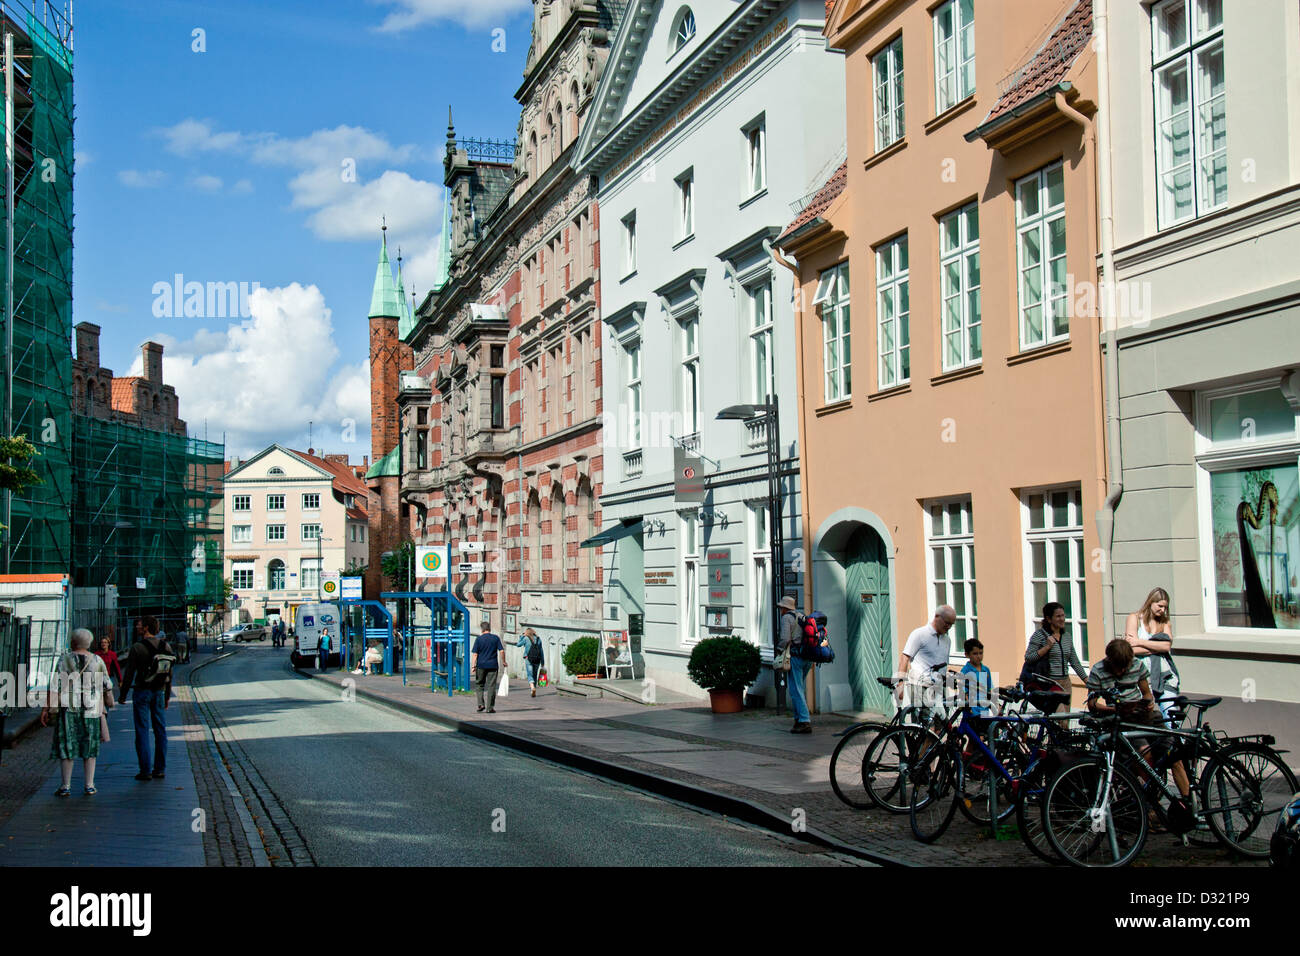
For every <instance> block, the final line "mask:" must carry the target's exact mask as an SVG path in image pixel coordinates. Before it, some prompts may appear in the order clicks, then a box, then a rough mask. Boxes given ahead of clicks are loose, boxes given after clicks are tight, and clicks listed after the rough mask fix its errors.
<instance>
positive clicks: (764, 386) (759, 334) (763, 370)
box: [744, 278, 776, 405]
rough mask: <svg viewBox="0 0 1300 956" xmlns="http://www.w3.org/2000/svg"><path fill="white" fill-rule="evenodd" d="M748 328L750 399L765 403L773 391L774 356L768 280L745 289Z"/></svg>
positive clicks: (761, 403)
mask: <svg viewBox="0 0 1300 956" xmlns="http://www.w3.org/2000/svg"><path fill="white" fill-rule="evenodd" d="M744 303H745V311H746V312H747V314H748V321H747V323H746V325H747V326H748V328H749V375H750V393H749V394H750V401H752V402H754V403H755V404H757V405H763V404H766V403H767V402H768V400H769V397H770V396H772V395H775V394H776V359H775V356H773V355H772V280H771V279H770V278H764V279H763V281H762V282H759V283H756V284H754V285H751V286H749V287H747V288H746V289H745V296H744Z"/></svg>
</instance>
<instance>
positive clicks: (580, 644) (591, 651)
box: [560, 637, 599, 677]
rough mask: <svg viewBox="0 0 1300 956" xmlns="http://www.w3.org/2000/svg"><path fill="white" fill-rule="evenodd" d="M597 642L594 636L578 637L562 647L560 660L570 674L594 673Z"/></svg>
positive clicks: (575, 675)
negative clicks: (562, 651)
mask: <svg viewBox="0 0 1300 956" xmlns="http://www.w3.org/2000/svg"><path fill="white" fill-rule="evenodd" d="M597 650H599V642H598V641H597V640H596V639H595V638H594V637H580V638H578V639H577V640H576V641H574V642H573V643H572V644H570V645H569V646H568V647H566V648H565V649H564V653H563V654H562V655H561V656H560V660H562V661H564V669H565V670H566V671H568V672H569V674H570V676H572V677H577V676H579V675H580V674H594V673H596V652H597Z"/></svg>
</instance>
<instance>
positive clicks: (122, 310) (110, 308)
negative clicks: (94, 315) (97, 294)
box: [95, 299, 131, 315]
mask: <svg viewBox="0 0 1300 956" xmlns="http://www.w3.org/2000/svg"><path fill="white" fill-rule="evenodd" d="M95 308H97V309H98V310H99V311H100V312H116V313H118V314H119V315H127V314H129V313H130V311H131V310H130V309H129V308H127V307H126V306H125V305H121V304H117V303H113V302H106V301H105V300H103V299H96V300H95Z"/></svg>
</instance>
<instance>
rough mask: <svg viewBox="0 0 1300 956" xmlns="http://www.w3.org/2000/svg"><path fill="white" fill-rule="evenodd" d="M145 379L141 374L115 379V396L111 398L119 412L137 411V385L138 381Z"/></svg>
mask: <svg viewBox="0 0 1300 956" xmlns="http://www.w3.org/2000/svg"><path fill="white" fill-rule="evenodd" d="M141 381H144V379H143V378H142V377H141V376H139V375H127V376H125V377H123V378H115V379H113V397H112V399H111V402H112V405H113V408H114V409H116V410H117V411H119V412H133V411H135V386H136V383H137V382H141Z"/></svg>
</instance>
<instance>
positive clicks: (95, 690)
mask: <svg viewBox="0 0 1300 956" xmlns="http://www.w3.org/2000/svg"><path fill="white" fill-rule="evenodd" d="M94 640H95V637H94V635H93V634H91V633H90V631H88V630H86V629H85V628H84V627H79V628H77V629H76V630H75V631H73V632H72V634H71V635H70V637H69V643H70V644H71V645H72V649H71V650H70V651H68V652H67V653H66V654H64V655H63V656H62V657H61V658H60V659H59V664H58V667H57V669H56V671H55V678H56V679H55V682H54V684H53V685H52V686H51V687H50V696H49V698H48V700H47V704H46V706H45V707H43V708H42V709H41V726H42V727H46V726H48V725H49V722H50V717H51V715H54V714H55V713H56V712H57V716H56V717H55V721H54V741H53V743H52V744H51V745H50V756H51V757H52V758H54V759H55V760H58V761H59V769H60V771H61V772H62V782H61V784H60V786H59V789H57V790H55V791H54V795H55V796H56V797H66V796H70V795H71V793H72V765H73V762H74V761H76V760H80V761H81V765H82V774H83V776H84V777H85V781H86V782H85V793H86V796H88V797H90V796H94V795H95V793H97V792H98V791H96V790H95V763H96V761H97V760H98V759H99V745H100V743H101V742H103V741H104V740H107V739H108V736H107V735H108V729H107V726H106V725H105V724H104V709H105V708H106V707H111V706H112V704H113V685H112V683H110V681H109V677H108V668H107V667H105V666H104V662H103V661H102V660H101V659H100V658H99V657H98V656H96V655H95V654H92V653H91V652H90V645H91V644H92V643H93V642H94Z"/></svg>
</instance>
